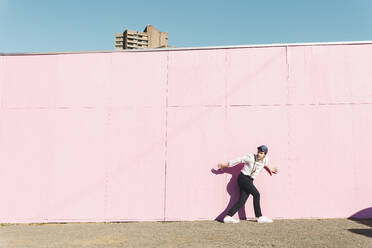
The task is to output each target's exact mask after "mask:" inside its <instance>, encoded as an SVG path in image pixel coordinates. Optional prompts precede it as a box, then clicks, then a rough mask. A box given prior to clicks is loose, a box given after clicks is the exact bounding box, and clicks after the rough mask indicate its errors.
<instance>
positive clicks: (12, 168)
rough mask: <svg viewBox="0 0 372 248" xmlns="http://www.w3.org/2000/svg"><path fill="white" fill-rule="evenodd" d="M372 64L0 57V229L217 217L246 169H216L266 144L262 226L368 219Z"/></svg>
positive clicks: (279, 49) (194, 56) (306, 56)
mask: <svg viewBox="0 0 372 248" xmlns="http://www.w3.org/2000/svg"><path fill="white" fill-rule="evenodd" d="M371 63H372V44H348V45H346V44H345V45H331V44H329V45H307V46H273V47H245V48H244V47H242V48H219V49H200V50H193V49H190V50H187V49H186V50H170V51H166V50H159V51H149V52H121V53H120V52H113V53H86V54H54V55H4V56H0V100H1V109H0V195H1V199H2V204H0V222H74V221H153V220H156V221H157V220H166V221H167V220H169V221H171V220H213V219H219V218H221V217H222V216H223V215H224V213H225V212H226V208H228V207H229V206H231V205H232V204H233V203H234V202H235V201H236V200H237V198H238V188H237V183H236V177H237V175H238V173H239V170H240V169H241V165H238V166H236V167H235V168H229V169H227V170H226V171H224V172H221V171H216V170H214V169H215V168H216V166H217V163H219V162H225V161H227V160H229V159H232V158H235V157H239V156H242V155H244V154H246V153H253V152H255V151H256V147H257V146H258V145H261V144H266V145H268V147H269V154H268V155H269V157H270V161H271V166H274V167H278V168H279V170H280V173H279V174H278V175H277V176H272V177H270V176H269V175H268V174H267V173H266V172H265V171H263V172H262V173H261V175H260V176H259V177H258V178H257V179H256V180H255V183H256V185H257V187H258V189H259V190H260V192H261V202H262V210H263V213H264V215H267V216H270V217H273V218H335V217H341V218H345V217H350V216H354V217H362V218H371V217H372V210H371V209H372V208H370V207H372V198H371V193H372V180H371V174H372V158H371V157H370V156H369V150H370V148H371V144H372V143H371V140H372V131H371V128H370V127H371V126H372V70H371ZM213 168H214V169H213ZM358 213H361V214H359V215H358ZM239 215H240V217H242V218H244V217H253V206H252V198H251V197H250V198H249V200H248V202H247V204H246V207H245V209H242V210H241V211H240V212H239Z"/></svg>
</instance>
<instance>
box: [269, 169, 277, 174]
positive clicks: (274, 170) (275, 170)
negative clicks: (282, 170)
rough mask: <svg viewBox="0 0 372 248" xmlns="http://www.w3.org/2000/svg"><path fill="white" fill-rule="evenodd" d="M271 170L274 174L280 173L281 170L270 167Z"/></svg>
mask: <svg viewBox="0 0 372 248" xmlns="http://www.w3.org/2000/svg"><path fill="white" fill-rule="evenodd" d="M270 171H271V172H272V173H274V174H278V172H279V170H278V168H270Z"/></svg>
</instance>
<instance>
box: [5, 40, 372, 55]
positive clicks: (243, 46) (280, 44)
mask: <svg viewBox="0 0 372 248" xmlns="http://www.w3.org/2000/svg"><path fill="white" fill-rule="evenodd" d="M370 44H372V41H346V42H345V41H339V42H313V43H277V44H255V45H234V46H209V47H180V48H156V49H134V50H98V51H71V52H40V53H39V52H36V53H0V56H27V55H63V54H89V53H128V52H129V53H133V52H135V53H138V52H140V53H143V52H164V51H189V50H218V49H236V48H265V47H296V46H332V45H333V46H334V45H370Z"/></svg>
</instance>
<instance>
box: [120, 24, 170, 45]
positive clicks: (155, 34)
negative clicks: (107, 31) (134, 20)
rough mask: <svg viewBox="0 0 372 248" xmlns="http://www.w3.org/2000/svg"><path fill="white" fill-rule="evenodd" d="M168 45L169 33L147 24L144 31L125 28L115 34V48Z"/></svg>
mask: <svg viewBox="0 0 372 248" xmlns="http://www.w3.org/2000/svg"><path fill="white" fill-rule="evenodd" d="M163 47H168V33H167V32H160V31H159V30H158V29H157V28H156V27H154V26H152V25H147V26H146V28H145V30H144V31H143V32H138V31H132V30H128V29H127V30H125V31H124V33H116V34H115V50H123V49H143V48H163Z"/></svg>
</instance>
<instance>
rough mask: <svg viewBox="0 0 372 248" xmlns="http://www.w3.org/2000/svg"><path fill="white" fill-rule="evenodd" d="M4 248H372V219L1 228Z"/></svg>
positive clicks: (50, 225) (0, 237) (35, 225)
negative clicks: (270, 222)
mask: <svg viewBox="0 0 372 248" xmlns="http://www.w3.org/2000/svg"><path fill="white" fill-rule="evenodd" d="M0 247H1V248H3V247H4V248H5V247H12V248H13V247H14V248H18V247H22V248H26V247H27V248H34V247H37V248H43V247H48V248H54V247H63V248H66V247H72V248H74V247H90V248H96V247H105V248H111V247H172V248H173V247H239V248H241V247H327V248H328V247H337V248H339V247H353V248H356V247H366V248H372V219H371V220H360V221H356V220H348V219H321V220H318V219H312V220H275V221H274V223H272V224H259V223H257V222H253V221H251V220H247V221H241V222H240V223H239V224H223V223H220V222H217V221H193V222H132V223H71V224H1V225H0Z"/></svg>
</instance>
